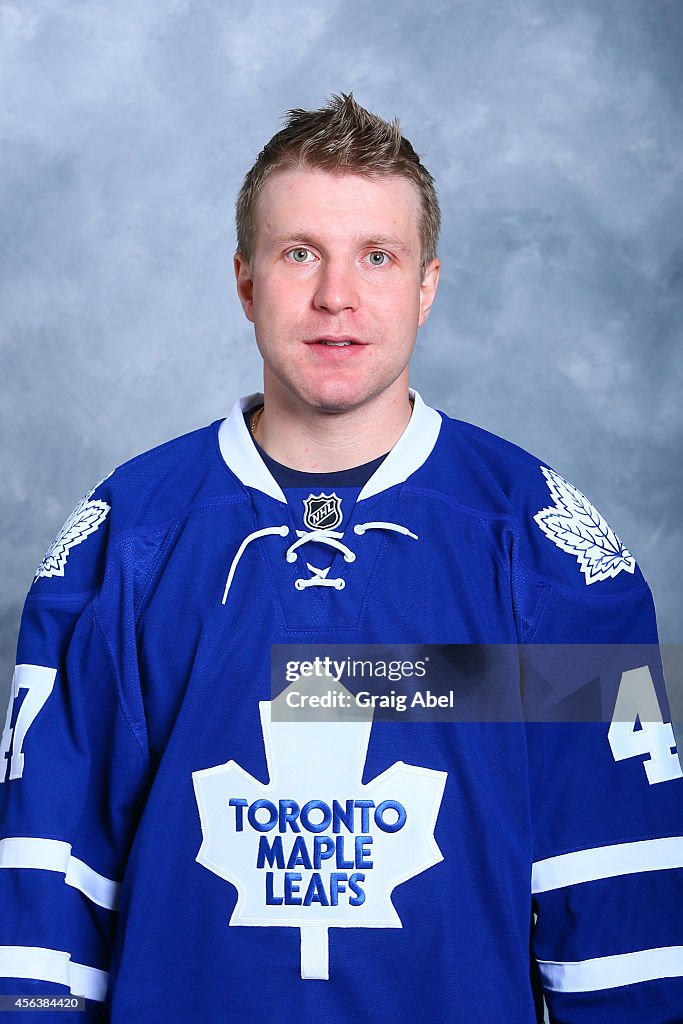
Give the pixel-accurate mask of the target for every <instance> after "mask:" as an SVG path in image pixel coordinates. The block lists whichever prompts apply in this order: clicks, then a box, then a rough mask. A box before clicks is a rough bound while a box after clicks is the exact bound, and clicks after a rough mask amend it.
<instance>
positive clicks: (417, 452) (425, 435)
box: [218, 388, 441, 502]
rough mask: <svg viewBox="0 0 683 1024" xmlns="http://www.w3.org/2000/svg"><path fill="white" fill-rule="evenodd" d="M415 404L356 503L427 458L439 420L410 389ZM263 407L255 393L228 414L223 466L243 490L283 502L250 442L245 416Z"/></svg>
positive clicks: (399, 480) (220, 438)
mask: <svg viewBox="0 0 683 1024" xmlns="http://www.w3.org/2000/svg"><path fill="white" fill-rule="evenodd" d="M409 395H410V397H411V398H412V400H413V402H414V403H415V404H414V406H413V414H412V416H411V417H410V420H409V422H408V425H407V427H406V429H405V430H404V431H403V433H402V434H401V436H400V437H399V439H398V441H397V442H396V444H395V445H394V447H393V448H392V449H391V451H390V452H389V454H388V455H387V457H386V459H384V461H383V462H382V464H381V465H380V467H379V468H378V469H377V470H375V472H374V473H373V474H372V476H371V477H370V479H369V480H368V482H367V483H366V484H365V486H364V487H363V489H362V491H361V492H360V494H359V495H358V500H359V501H362V500H363V499H364V498H370V497H372V496H373V495H374V494H379V493H380V491H386V490H387V489H388V488H389V487H393V486H394V484H399V483H402V482H403V481H404V480H406V479H407V478H408V477H409V476H410V475H411V474H412V473H414V472H415V471H416V470H418V469H419V468H420V466H421V465H422V464H423V463H424V462H426V461H427V459H428V457H429V456H430V454H431V452H432V449H433V447H434V445H435V444H436V439H437V437H438V436H439V430H440V429H441V417H440V416H439V414H438V412H437V411H436V409H432V408H431V407H430V406H429V405H425V403H424V402H423V400H422V398H421V396H420V395H419V393H418V392H417V391H413V390H412V388H411V389H410V390H409ZM262 404H263V395H262V394H261V393H260V392H256V393H254V394H253V395H246V396H245V397H244V398H240V399H238V401H237V402H235V405H234V406H233V409H232V412H231V413H230V415H229V416H228V417H227V418H226V419H224V420H223V422H222V423H221V425H220V427H219V430H218V443H219V445H220V450H221V455H222V456H223V459H224V460H225V463H226V465H227V467H228V469H230V470H231V471H232V472H233V473H234V474H235V476H236V477H237V478H238V480H241V482H242V483H243V484H244V485H245V486H246V487H255V488H256V489H257V490H259V491H263V493H264V494H268V495H270V497H271V498H275V499H276V500H277V501H282V502H286V499H285V496H284V494H283V493H282V490H281V488H280V486H279V484H278V483H277V481H276V480H275V479H274V477H273V475H272V474H271V472H270V470H269V469H268V467H267V466H266V464H265V462H264V461H263V459H262V458H261V456H260V455H259V453H258V451H257V449H256V445H255V444H254V443H253V441H252V439H251V436H250V434H249V430H248V429H247V425H246V423H245V422H244V413H245V411H246V410H247V409H251V408H252V407H254V406H258V405H262Z"/></svg>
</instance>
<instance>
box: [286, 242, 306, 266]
mask: <svg viewBox="0 0 683 1024" xmlns="http://www.w3.org/2000/svg"><path fill="white" fill-rule="evenodd" d="M287 255H288V256H291V257H292V259H293V260H294V262H295V263H306V262H307V257H308V256H309V255H310V250H309V249H305V248H304V247H303V246H299V248H298V249H290V251H289V252H288V253H287Z"/></svg>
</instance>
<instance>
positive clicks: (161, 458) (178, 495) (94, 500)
mask: <svg viewBox="0 0 683 1024" xmlns="http://www.w3.org/2000/svg"><path fill="white" fill-rule="evenodd" d="M218 426H219V421H217V422H215V423H212V424H211V425H210V426H207V427H201V428H199V429H197V430H193V431H191V432H190V433H187V434H184V435H182V436H180V437H176V438H173V439H171V440H170V441H166V442H165V443H163V444H161V445H158V446H156V447H154V448H152V449H150V450H148V451H145V452H142V453H141V454H140V455H137V456H135V457H134V458H132V459H129V460H128V461H126V462H124V463H123V464H121V465H120V466H118V467H117V468H116V469H115V470H113V471H112V472H111V473H109V474H108V475H107V476H105V477H104V478H103V479H102V480H100V481H99V482H98V483H97V484H95V486H94V487H92V488H90V490H88V491H87V492H86V493H85V494H84V495H83V497H82V498H81V499H80V500H79V501H78V502H77V504H76V506H75V507H74V509H73V511H72V512H71V513H70V514H69V516H68V517H67V519H66V520H65V522H64V524H63V525H62V527H61V529H60V530H59V532H58V533H57V535H56V536H55V538H54V540H53V541H52V543H51V544H50V546H49V548H48V550H47V551H46V553H45V555H44V557H43V559H42V560H41V562H40V564H39V566H38V568H37V569H36V573H35V577H34V580H33V585H32V587H31V591H30V595H29V596H31V597H41V596H56V597H58V598H59V597H60V596H65V597H66V596H67V595H74V594H78V595H85V594H86V593H92V592H93V591H94V590H96V589H97V588H98V586H99V584H100V583H101V581H102V579H103V576H104V572H105V566H106V561H107V555H108V552H110V551H111V550H112V548H113V547H115V546H116V545H118V544H119V543H123V542H124V541H125V540H126V539H127V538H136V537H139V538H144V539H145V543H146V546H147V548H148V550H149V551H152V550H153V548H154V536H155V535H157V536H158V537H160V538H161V537H163V535H164V534H165V533H166V532H168V530H169V529H171V528H172V527H173V525H174V524H175V523H176V522H177V521H178V519H179V518H180V517H182V516H183V515H184V514H186V513H187V512H188V511H189V510H190V509H192V508H193V507H195V506H196V505H197V504H201V503H203V502H207V501H212V500H218V499H220V498H222V499H225V498H226V497H227V498H229V496H230V495H231V494H236V493H238V492H239V489H240V488H239V483H238V481H237V480H236V479H235V478H234V476H233V475H232V474H231V473H230V472H229V471H228V470H227V467H226V466H225V463H224V462H223V460H222V458H221V456H220V452H219V448H218V439H217V437H218ZM141 543H142V541H141Z"/></svg>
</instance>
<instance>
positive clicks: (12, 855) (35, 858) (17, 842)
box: [0, 836, 120, 910]
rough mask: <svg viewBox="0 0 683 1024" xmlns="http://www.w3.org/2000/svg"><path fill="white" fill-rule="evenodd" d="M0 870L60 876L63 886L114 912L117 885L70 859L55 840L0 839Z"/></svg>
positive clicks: (62, 844)
mask: <svg viewBox="0 0 683 1024" xmlns="http://www.w3.org/2000/svg"><path fill="white" fill-rule="evenodd" d="M0 868H41V869H42V870H43V871H59V872H61V874H63V875H64V881H65V882H66V884H67V885H71V886H73V888H74V889H78V890H79V891H80V892H82V893H83V894H84V895H85V896H87V897H88V899H90V900H92V901H93V903H97V904H98V906H100V907H104V908H105V909H106V910H116V909H117V908H118V902H119V889H120V885H119V883H118V882H113V881H112V880H111V878H106V877H105V876H104V875H100V874H99V873H98V872H97V871H95V870H94V868H91V867H90V866H89V865H88V864H86V863H85V862H84V861H82V860H79V858H78V857H72V855H71V845H70V844H69V843H65V842H62V841H61V840H59V839H30V838H27V837H24V836H12V837H11V838H9V839H0Z"/></svg>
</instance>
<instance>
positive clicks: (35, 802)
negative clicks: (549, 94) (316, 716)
mask: <svg viewBox="0 0 683 1024" xmlns="http://www.w3.org/2000/svg"><path fill="white" fill-rule="evenodd" d="M237 223H238V252H237V254H236V256H235V271H236V278H237V290H238V294H239V298H240V301H241V303H242V306H243V309H244V312H245V314H246V316H247V317H248V319H249V320H250V321H252V322H253V323H254V328H255V334H256V341H257V344H258V346H259V350H260V352H261V355H262V357H263V361H264V391H263V395H252V396H250V397H248V398H246V399H243V400H242V401H241V402H239V403H238V404H237V405H236V406H235V408H234V409H233V412H232V413H231V414H230V416H229V417H228V418H227V419H225V420H224V421H222V422H219V423H215V424H213V425H212V426H211V427H208V428H206V429H203V430H198V431H195V432H194V433H192V434H189V435H187V436H186V437H182V438H179V439H176V440H174V441H171V442H169V443H168V444H166V445H164V446H162V447H161V448H159V449H156V450H155V451H152V452H148V453H146V454H145V455H142V456H140V457H138V458H137V459H133V460H132V461H131V462H130V463H128V464H126V465H125V466H122V467H121V468H119V469H118V470H117V471H116V472H115V473H113V474H112V475H111V476H110V477H108V478H107V479H106V480H104V481H103V482H102V483H101V484H100V485H98V486H97V487H96V488H95V489H94V490H93V491H91V492H90V493H89V494H88V495H86V497H85V498H84V499H83V500H82V501H81V503H80V504H79V505H78V506H77V508H76V510H75V511H74V513H73V514H72V516H71V517H70V519H69V520H68V521H67V523H66V524H65V526H64V528H63V529H62V531H61V532H60V534H59V535H58V537H57V539H56V540H55V542H54V544H53V545H52V547H51V548H50V550H49V551H48V553H47V555H46V556H45V559H44V560H43V562H42V563H41V565H40V567H39V569H38V572H37V575H36V580H35V582H34V585H33V587H32V589H31V592H30V594H29V597H28V599H27V603H26V608H25V613H24V619H23V622H22V630H21V634H20V638H19V657H18V662H19V664H18V668H17V671H16V674H15V677H14V685H13V691H12V698H11V700H10V706H9V710H8V717H7V722H6V726H5V731H4V733H3V739H2V748H1V753H2V758H1V760H0V767H1V768H2V770H3V771H4V775H3V776H2V777H0V778H1V779H2V781H1V782H0V799H1V800H2V828H3V831H2V833H1V834H2V837H3V838H2V839H1V840H0V865H1V866H2V868H3V870H1V871H0V886H1V889H0V900H1V906H2V915H1V920H0V929H1V933H0V943H2V947H1V948H0V975H1V976H2V978H3V979H4V980H3V989H2V991H3V992H6V993H13V994H16V993H22V994H25V995H31V994H33V995H40V994H45V993H53V994H54V995H55V996H57V995H59V996H60V997H66V996H68V995H69V994H75V995H80V996H85V997H87V1005H88V1009H89V1011H90V1012H91V1014H93V1015H95V1014H96V1013H97V1008H98V1007H100V1008H103V1012H104V1014H105V1016H106V1018H107V1019H109V1020H110V1021H112V1022H113V1024H123V1022H126V1024H128V1022H132V1021H135V1022H136V1024H138V1022H139V1024H146V1022H156V1021H164V1022H170V1024H173V1022H183V1024H186V1022H190V1021H191V1022H197V1024H199V1022H207V1024H208V1022H211V1024H217V1022H219V1021H226V1022H228V1021H239V1022H242V1021H250V1022H265V1021H269V1022H270V1021H273V1020H276V1021H280V1022H289V1021H292V1022H294V1021H296V1022H307V1021H319V1020H328V1021H335V1022H337V1021H339V1022H341V1021H346V1020H351V1019H356V1018H361V1019H364V1020H368V1021H373V1022H380V1021H381V1022H392V1024H401V1022H407V1021H416V1020H417V1021H429V1022H440V1021H444V1022H446V1021H448V1022H455V1021H463V1022H464V1021H466V1022H467V1024H476V1022H481V1024H484V1022H485V1024H491V1022H494V1021H505V1022H506V1024H517V1022H519V1024H530V1022H532V1021H534V1020H536V1019H537V1014H538V1013H539V1012H540V1010H539V997H540V991H541V987H542V988H543V990H544V991H545V996H546V999H547V1001H548V1003H549V1006H550V1011H551V1014H553V1015H554V1019H556V1020H558V1021H559V1020H562V1021H571V1022H597V1021H600V1022H608V1021H610V1022H611V1021H614V1020H619V1021H620V1022H627V1024H635V1022H638V1024H642V1022H644V1021H647V1022H648V1024H665V1022H668V1024H673V1022H674V1021H679V1020H680V1019H681V1015H682V1013H683V953H682V951H683V925H682V924H681V913H680V910H681V864H682V863H683V855H682V845H683V839H682V838H680V837H681V835H682V834H683V833H682V832H681V826H682V824H683V822H682V820H681V819H682V817H683V814H682V805H683V799H682V798H683V782H682V781H681V769H680V765H679V762H678V759H677V757H676V753H675V745H674V740H673V733H672V731H671V725H670V724H669V723H668V721H667V708H666V698H665V695H664V693H663V692H662V690H661V686H660V683H661V680H660V679H659V677H658V674H657V673H658V666H657V662H656V659H651V660H650V661H649V662H646V663H645V664H641V663H638V664H637V665H632V664H630V663H629V667H628V669H627V670H626V671H624V672H623V673H620V674H619V680H618V692H617V701H618V702H621V705H620V706H621V708H622V712H623V713H622V715H621V716H620V717H619V718H618V717H617V716H616V715H615V721H614V722H612V724H611V725H610V726H609V727H608V725H607V723H602V722H600V721H596V722H592V723H589V724H586V723H584V725H580V724H570V723H563V724H553V725H542V724H538V723H526V724H525V722H524V721H523V718H522V715H520V716H519V717H518V718H517V720H515V718H514V715H512V716H509V717H508V718H507V720H506V721H499V722H496V721H490V720H488V721H487V720H484V721H477V720H473V721H460V722H443V721H421V722H417V721H411V720H400V717H399V716H397V720H394V721H381V720H379V717H378V716H376V717H375V719H374V720H372V717H371V715H368V714H365V715H360V716H359V715H356V716H355V718H354V717H353V716H351V720H349V721H339V720H334V719H329V720H327V721H323V722H310V721H306V720H304V719H303V718H301V719H296V718H295V720H294V721H291V720H290V721H283V720H281V718H280V717H279V716H278V714H277V713H276V710H275V707H276V704H277V700H278V694H280V696H282V694H281V693H280V691H282V693H285V692H286V693H287V695H289V693H290V692H293V691H290V690H288V689H286V688H285V687H284V686H282V687H279V688H278V687H277V686H276V687H275V690H274V691H271V678H270V655H271V648H272V649H273V651H274V652H275V651H276V650H277V648H273V645H280V644H286V645H308V646H304V647H300V652H305V651H306V650H307V649H308V647H311V649H313V650H317V649H318V648H320V649H324V648H325V645H330V644H333V645H337V648H341V649H342V650H344V651H349V652H351V653H352V652H353V651H354V650H356V645H367V644H378V645H383V649H384V647H385V646H386V645H405V644H407V645H415V646H416V647H417V649H419V650H425V649H427V650H432V648H430V647H428V646H427V647H425V645H439V649H441V650H443V649H446V650H457V651H461V650H462V649H463V648H464V645H517V644H520V643H522V644H530V643H533V644H544V645H545V644H548V645H554V644H558V643H576V641H581V642H583V643H590V644H599V645H614V644H628V645H649V644H655V643H656V628H655V620H654V611H653V606H652V600H651V596H650V593H649V590H648V588H647V586H646V584H645V582H644V580H643V578H642V576H641V574H640V572H639V570H638V568H637V567H636V564H635V561H634V559H633V556H632V555H631V554H630V553H629V552H628V551H627V550H626V548H624V546H623V545H622V544H621V543H620V541H619V540H618V538H617V537H616V535H615V534H614V532H613V531H612V530H611V529H610V527H609V526H608V525H607V524H606V523H605V522H604V520H603V519H602V517H600V516H599V513H597V512H596V511H595V509H593V508H592V506H591V505H590V503H589V502H588V501H587V500H586V499H585V498H584V497H583V495H581V494H580V493H579V492H578V491H577V490H576V489H575V488H573V487H572V486H571V484H569V483H567V482H566V481H565V480H563V478H562V477H560V476H559V475H558V474H557V473H555V472H554V471H553V470H551V469H549V468H548V467H546V466H543V465H541V464H539V462H538V460H537V459H534V458H533V457H532V456H530V455H528V454H527V453H525V452H523V451H521V450H520V449H518V448H516V447H514V446H513V445H510V444H508V443H507V442H504V441H502V440H500V439H499V438H496V437H493V436H492V435H489V434H487V433H486V432H484V431H482V430H480V429H478V428H475V427H473V426H469V425H467V424H464V423H459V422H457V421H454V420H449V419H448V418H447V417H445V416H443V415H441V414H439V413H437V412H436V411H434V410H433V409H431V408H429V407H428V406H427V405H426V404H425V403H424V402H423V401H422V399H421V397H420V396H419V395H418V394H417V393H416V392H413V391H410V390H409V388H408V363H409V359H410V356H411V352H412V349H413V345H414V342H415V336H416V333H417V329H418V328H419V327H420V326H421V325H422V324H423V323H424V321H425V319H426V318H427V316H428V314H429V310H430V307H431V305H432V303H433V301H434V297H435V294H436V290H437V284H438V278H439V267H440V264H439V260H438V259H437V257H436V243H437V238H438V229H439V210H438V203H437V199H436V194H435V191H434V186H433V182H432V179H431V177H430V175H429V173H428V172H427V171H426V169H425V168H424V166H423V165H422V164H421V162H420V160H419V158H418V157H417V155H416V154H415V152H414V150H413V149H412V147H411V146H410V144H409V143H408V142H407V140H405V139H404V138H403V137H402V136H401V134H400V131H399V128H398V124H397V123H394V124H391V125H389V124H387V123H385V122H384V121H382V120H381V119H380V118H378V117H376V116H374V115H372V114H370V113H368V112H367V111H366V110H364V109H363V108H362V107H360V106H358V105H357V104H356V102H355V101H354V99H353V97H352V96H344V95H342V96H340V97H334V98H333V99H332V100H331V101H330V103H329V105H328V106H327V107H324V108H323V109H321V110H317V111H302V110H296V111H292V112H290V117H289V120H288V122H287V124H286V126H285V127H284V129H283V130H282V131H281V132H279V133H278V134H277V135H276V136H275V137H274V138H273V139H272V140H271V141H270V142H269V143H268V145H267V146H266V147H265V148H264V150H263V152H262V153H261V154H260V156H259V158H258V160H257V161H256V164H255V166H254V167H253V168H252V170H251V171H250V172H249V173H248V174H247V176H246V178H245V182H244V185H243V188H242V191H241V193H240V197H239V200H238V206H237ZM316 645H318V647H316ZM475 649H476V650H480V647H477V648H475ZM500 649H501V650H503V651H505V650H507V649H508V648H505V647H501V648H500ZM516 649H517V648H516V646H514V647H513V648H512V650H515V651H516ZM539 649H540V648H539ZM629 649H630V648H629ZM286 650H287V651H291V650H292V648H291V646H288V647H287V648H286ZM569 650H571V649H569ZM434 651H436V648H434ZM366 653H367V652H366ZM275 657H276V654H274V658H275ZM568 661H569V662H570V663H571V664H572V666H573V664H574V662H573V658H571V657H568ZM348 663H349V664H350V663H351V654H350V655H349V659H348ZM291 664H292V670H293V676H292V678H293V680H294V682H293V683H292V684H291V685H292V686H296V687H298V689H297V693H298V694H299V696H298V698H297V699H298V700H301V699H302V697H301V694H302V693H303V694H304V696H306V694H307V693H310V691H305V687H300V686H299V683H301V682H303V681H305V679H304V677H306V676H308V675H310V674H311V673H310V671H309V669H310V666H309V664H308V662H307V661H306V660H305V656H304V654H301V657H300V658H299V659H298V660H296V661H295V662H293V663H291ZM311 664H312V663H311ZM330 664H332V663H331V662H328V667H327V668H326V670H325V673H323V675H324V676H325V674H326V676H327V679H328V681H329V678H330V671H331V670H330V669H329V665H330ZM399 664H408V663H400V662H399ZM425 664H426V663H425V662H423V663H422V668H423V669H424V668H425ZM289 666H290V663H288V672H289ZM409 667H410V670H411V671H415V673H416V674H419V671H418V669H419V666H418V665H417V662H416V663H415V664H413V663H412V662H410V663H409ZM572 670H573V669H572ZM559 672H560V675H561V674H562V668H561V667H560V669H559ZM459 678H464V676H462V675H461V676H460V677H459ZM534 678H535V677H534V676H533V674H532V673H531V672H530V671H527V672H526V675H525V676H524V678H523V679H522V680H520V678H519V676H518V675H516V674H512V675H510V674H509V673H507V674H506V673H504V674H503V675H502V676H501V679H500V682H499V686H498V689H497V690H496V692H495V700H494V704H496V705H498V704H500V705H501V706H502V705H504V704H505V703H506V702H508V703H509V704H510V706H511V707H513V708H516V707H517V706H518V705H519V704H520V693H521V692H522V690H524V700H525V701H526V702H527V704H528V705H529V706H531V705H533V704H534V701H536V700H537V697H536V696H534V692H533V691H534ZM570 682H571V680H570ZM636 683H637V686H636V685H635V684H636ZM366 689H367V687H366ZM464 689H466V687H465V688H464ZM335 692H336V693H337V696H338V699H339V700H340V701H343V700H344V699H346V698H348V697H349V693H350V691H349V690H348V688H347V689H342V690H337V691H335ZM391 692H392V693H393V692H394V691H391ZM463 693H464V690H463ZM387 694H388V691H386V690H385V691H384V695H385V697H387V699H388V696H387ZM340 695H341V696H340ZM287 699H288V698H287ZM645 699H646V700H647V701H648V702H649V703H648V704H647V709H648V716H647V719H648V720H647V721H644V725H643V728H642V729H636V728H635V722H636V715H637V714H640V717H641V720H644V718H645V716H644V715H643V714H642V709H643V707H644V705H643V704H642V703H641V704H639V701H642V700H645ZM629 702H630V703H629ZM639 709H640V712H639ZM503 717H505V716H502V715H501V718H503ZM530 946H531V952H530ZM29 1019H31V1018H30V1015H29ZM36 1019H40V1020H43V1021H45V1020H48V1019H51V1018H50V1015H49V1013H47V1014H46V1013H45V1012H44V1011H41V1015H40V1016H39V1017H38V1016H37V1017H36ZM54 1019H55V1020H62V1021H63V1020H66V1019H73V1020H77V1019H82V1016H81V1017H79V1016H78V1015H77V1014H73V1016H72V1017H69V1015H68V1014H66V1015H65V1014H64V1013H63V1011H59V1013H57V1012H55V1013H54Z"/></svg>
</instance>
